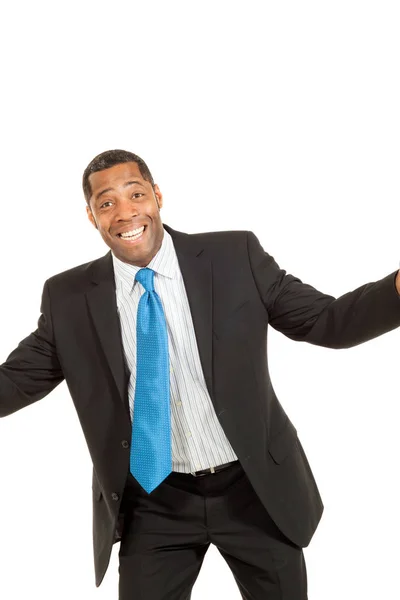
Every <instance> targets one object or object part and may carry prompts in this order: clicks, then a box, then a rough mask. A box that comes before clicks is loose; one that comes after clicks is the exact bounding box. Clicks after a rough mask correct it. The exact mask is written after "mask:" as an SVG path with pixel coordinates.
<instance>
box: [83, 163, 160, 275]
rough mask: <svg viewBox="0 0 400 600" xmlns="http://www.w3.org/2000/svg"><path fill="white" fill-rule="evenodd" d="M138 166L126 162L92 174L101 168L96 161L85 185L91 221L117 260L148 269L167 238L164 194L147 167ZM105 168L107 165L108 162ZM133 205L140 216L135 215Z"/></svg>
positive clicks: (87, 170) (87, 173)
mask: <svg viewBox="0 0 400 600" xmlns="http://www.w3.org/2000/svg"><path fill="white" fill-rule="evenodd" d="M113 156H115V155H113ZM99 160H101V159H99ZM139 164H140V165H141V168H142V171H143V174H142V173H141V171H140V167H139ZM139 164H138V163H136V162H125V163H122V164H117V165H114V166H111V167H108V168H105V169H104V170H101V171H93V169H97V168H98V166H99V162H98V161H96V162H94V163H92V164H91V165H89V167H88V168H87V169H86V171H85V175H84V182H83V185H84V192H85V196H86V200H87V202H88V206H87V212H88V216H89V219H90V221H91V222H92V223H93V225H94V226H95V227H96V228H97V229H98V230H99V233H100V235H101V237H102V238H103V240H104V241H105V243H106V244H107V245H108V246H109V247H110V248H111V250H112V252H113V254H114V256H116V257H117V258H119V259H120V260H122V261H124V262H126V263H130V264H133V265H136V266H140V267H145V266H146V265H148V263H149V262H150V261H151V259H152V258H153V256H155V254H156V253H157V252H158V251H159V249H160V247H161V242H162V239H163V235H164V229H163V225H162V222H161V217H160V209H161V207H162V194H161V192H160V190H159V187H158V185H156V184H154V182H153V179H152V177H151V174H150V172H149V170H148V169H147V167H146V166H145V164H144V163H143V162H142V161H141V162H140V163H139ZM103 165H104V166H107V165H108V162H107V159H106V158H104V159H103V164H102V165H101V166H103ZM145 177H147V178H148V180H146V178H145ZM133 205H134V206H135V207H137V208H136V211H137V215H134V214H132V206H133Z"/></svg>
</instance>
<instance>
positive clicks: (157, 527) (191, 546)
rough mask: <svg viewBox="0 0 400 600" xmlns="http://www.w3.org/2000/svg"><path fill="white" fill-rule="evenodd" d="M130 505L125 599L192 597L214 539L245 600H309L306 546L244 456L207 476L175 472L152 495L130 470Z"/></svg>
mask: <svg viewBox="0 0 400 600" xmlns="http://www.w3.org/2000/svg"><path fill="white" fill-rule="evenodd" d="M122 503H123V506H122V508H123V510H124V512H125V523H124V531H123V534H122V539H121V546H120V550H119V600H190V598H191V593H192V588H193V585H194V583H195V581H196V579H197V576H198V574H199V572H200V568H201V565H202V563H203V560H204V556H205V554H206V552H207V550H208V548H209V546H210V544H214V545H215V546H216V547H217V548H218V550H219V552H220V553H221V555H222V556H223V557H224V559H225V560H226V562H227V563H228V566H229V568H230V569H231V572H232V574H233V576H234V578H235V581H236V583H237V585H238V588H239V591H240V593H241V595H242V598H243V599H244V600H307V575H306V566H305V561H304V556H303V551H302V549H301V548H300V547H299V546H296V545H295V544H293V543H292V542H291V541H290V540H288V539H287V538H286V537H285V536H284V535H283V534H282V532H281V531H280V530H279V529H278V527H277V526H276V525H275V523H274V522H273V521H272V519H271V518H270V517H269V515H268V513H267V511H266V510H265V508H264V506H263V504H262V503H261V501H260V500H259V498H258V496H257V494H256V493H255V491H254V489H253V487H252V485H251V484H250V481H249V479H248V477H247V475H246V473H245V472H244V470H243V468H242V466H241V464H240V462H239V461H238V462H236V463H235V464H233V465H231V466H229V467H227V468H226V469H224V470H221V471H219V472H217V473H210V474H207V475H204V476H201V477H194V476H193V475H191V474H185V473H176V472H172V473H170V475H169V476H168V477H167V478H166V479H165V480H164V481H163V482H162V483H161V484H160V486H159V487H158V488H156V489H155V490H154V491H153V492H152V493H151V494H148V493H147V492H146V491H145V490H144V489H143V488H142V487H141V486H140V484H139V483H138V482H137V481H136V480H135V479H134V477H133V476H132V475H131V474H129V476H128V480H127V485H126V489H125V493H124V497H123V500H122ZM222 596H223V597H225V594H224V593H222ZM219 597H221V590H218V591H216V594H215V598H219ZM210 600H211V599H210Z"/></svg>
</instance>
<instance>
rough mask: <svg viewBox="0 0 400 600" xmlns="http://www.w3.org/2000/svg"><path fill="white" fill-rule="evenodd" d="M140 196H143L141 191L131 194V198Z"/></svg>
mask: <svg viewBox="0 0 400 600" xmlns="http://www.w3.org/2000/svg"><path fill="white" fill-rule="evenodd" d="M140 196H144V194H142V193H141V192H135V193H134V194H132V198H138V197H140Z"/></svg>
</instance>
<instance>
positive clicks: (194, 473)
mask: <svg viewBox="0 0 400 600" xmlns="http://www.w3.org/2000/svg"><path fill="white" fill-rule="evenodd" d="M209 469H210V473H215V467H209ZM190 474H191V475H193V477H203V476H204V475H209V473H201V474H200V475H196V472H195V471H190Z"/></svg>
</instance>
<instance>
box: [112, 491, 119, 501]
mask: <svg viewBox="0 0 400 600" xmlns="http://www.w3.org/2000/svg"><path fill="white" fill-rule="evenodd" d="M111 498H112V499H113V500H119V495H118V494H116V493H115V492H113V493H112V494H111Z"/></svg>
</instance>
